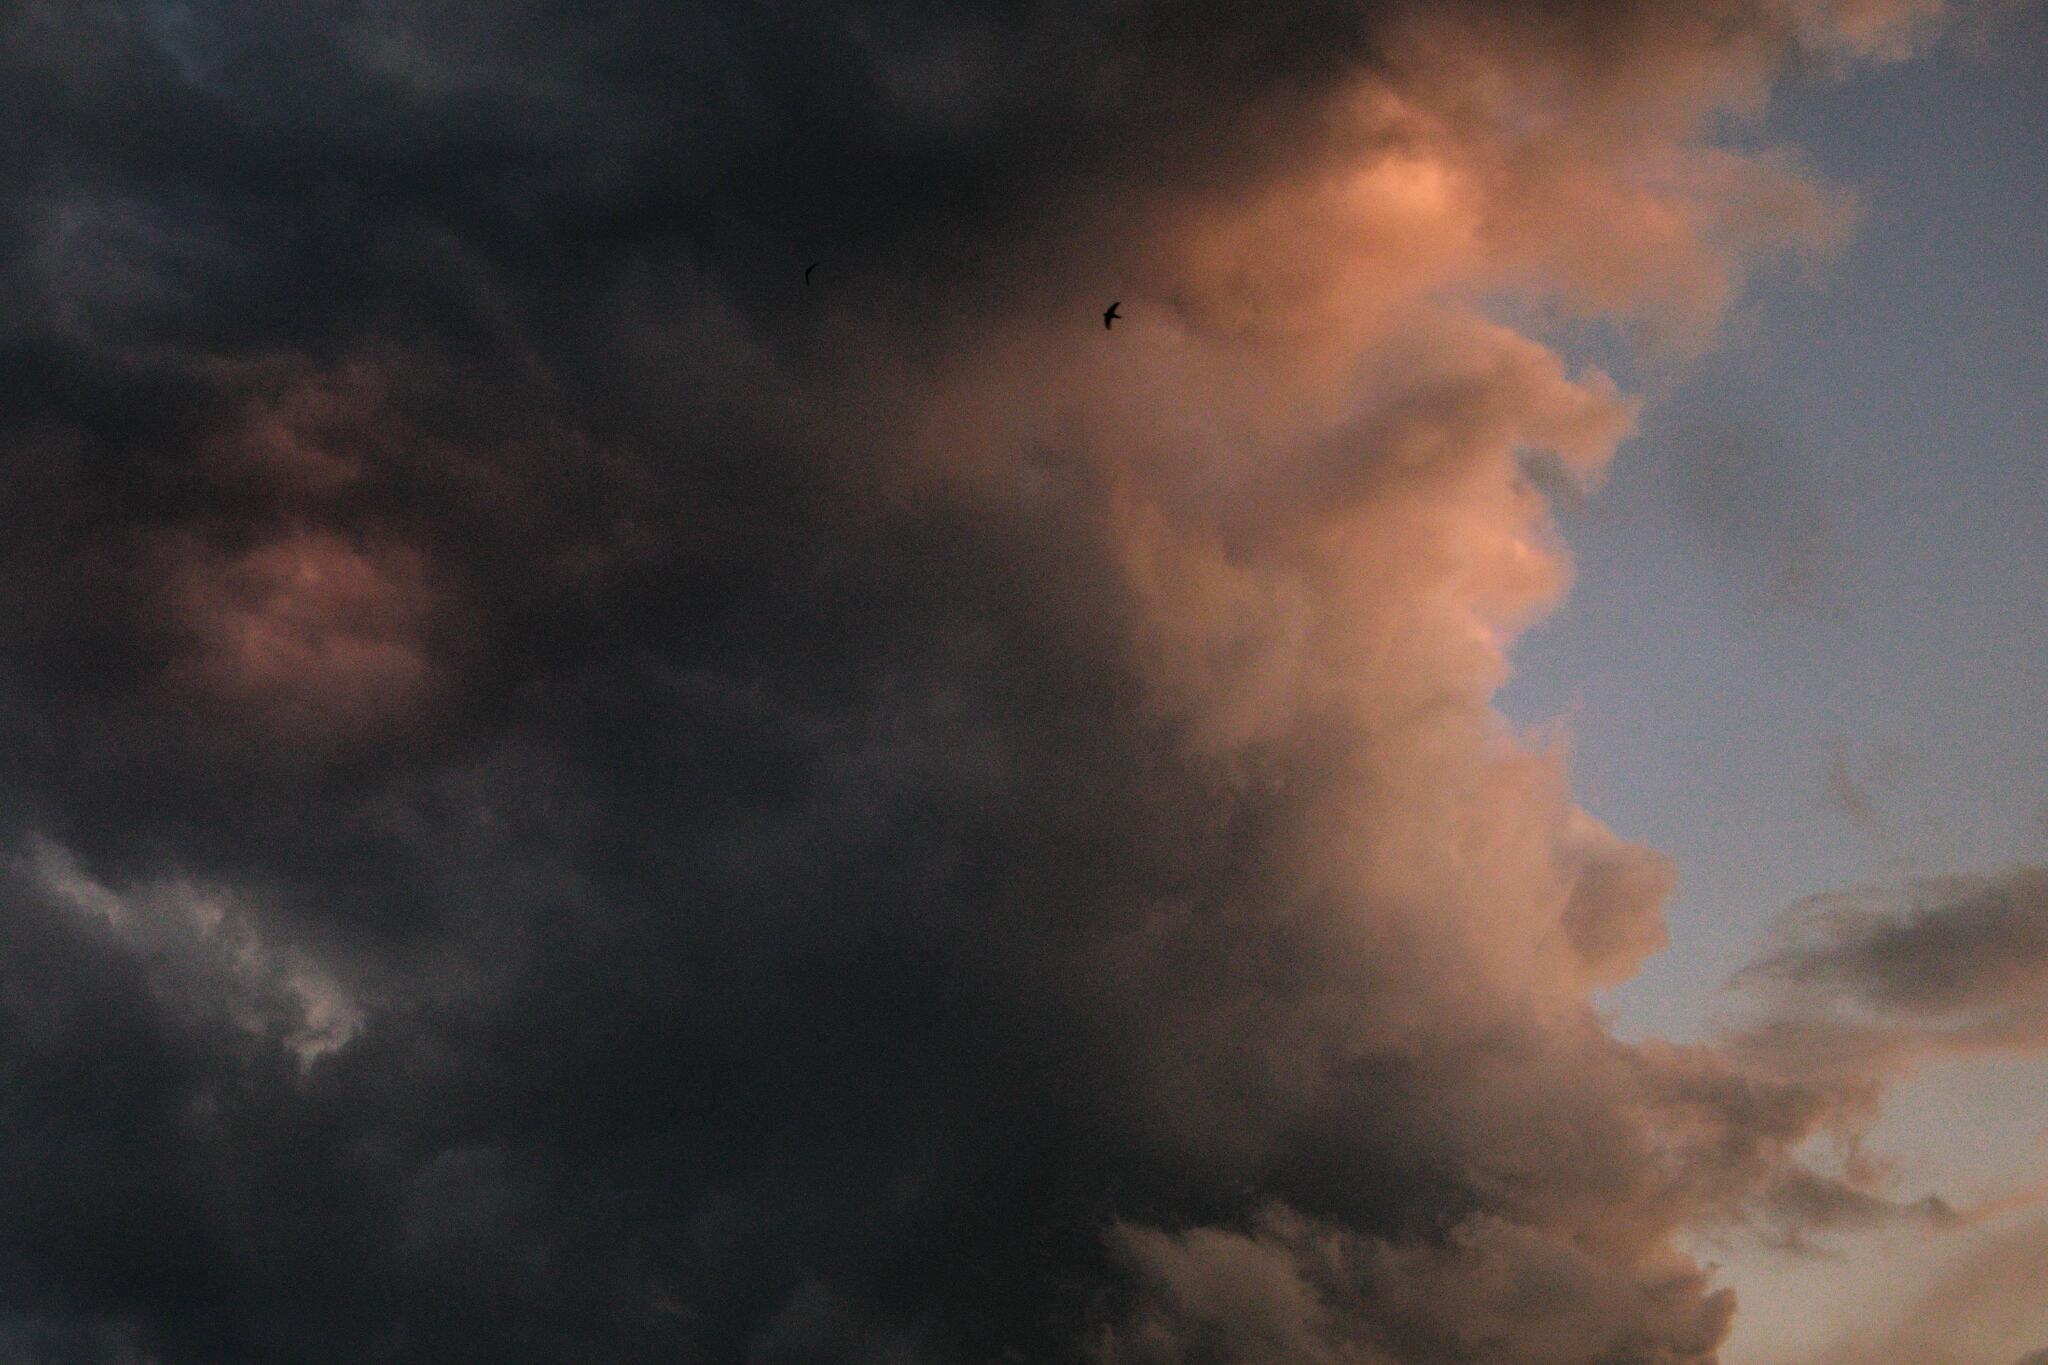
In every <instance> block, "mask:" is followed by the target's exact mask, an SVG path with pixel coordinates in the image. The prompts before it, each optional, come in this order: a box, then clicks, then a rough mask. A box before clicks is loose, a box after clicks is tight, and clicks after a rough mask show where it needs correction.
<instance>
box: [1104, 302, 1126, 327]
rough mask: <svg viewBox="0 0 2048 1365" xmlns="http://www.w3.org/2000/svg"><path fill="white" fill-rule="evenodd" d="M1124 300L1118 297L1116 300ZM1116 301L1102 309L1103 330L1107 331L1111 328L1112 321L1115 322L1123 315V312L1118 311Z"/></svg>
mask: <svg viewBox="0 0 2048 1365" xmlns="http://www.w3.org/2000/svg"><path fill="white" fill-rule="evenodd" d="M1122 302H1123V300H1122V299H1118V300H1117V301H1116V303H1122ZM1116 303H1112V304H1111V305H1109V307H1107V308H1105V309H1103V310H1102V330H1103V331H1105V332H1107V331H1108V330H1109V329H1110V324H1111V323H1113V322H1115V321H1116V320H1117V319H1118V318H1120V317H1122V316H1123V314H1122V313H1119V312H1117V311H1116Z"/></svg>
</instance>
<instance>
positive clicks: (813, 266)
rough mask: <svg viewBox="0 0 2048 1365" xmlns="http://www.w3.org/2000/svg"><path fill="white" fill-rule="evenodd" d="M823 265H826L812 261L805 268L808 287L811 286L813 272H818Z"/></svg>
mask: <svg viewBox="0 0 2048 1365" xmlns="http://www.w3.org/2000/svg"><path fill="white" fill-rule="evenodd" d="M823 264H825V263H824V262H823V261H812V262H811V263H810V264H809V265H807V266H805V267H804V283H805V284H806V285H808V284H810V282H811V272H812V271H813V270H816V269H817V268H818V267H819V266H821V265H823Z"/></svg>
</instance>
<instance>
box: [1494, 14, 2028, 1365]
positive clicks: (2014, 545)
mask: <svg viewBox="0 0 2048 1365" xmlns="http://www.w3.org/2000/svg"><path fill="white" fill-rule="evenodd" d="M1959 19H1960V20H1961V22H1958V23H1955V24H1954V25H1952V26H1951V27H1950V28H1949V29H1948V30H1947V31H1946V32H1945V33H1944V35H1943V36H1942V37H1941V38H1939V39H1938V40H1935V41H1933V42H1930V43H1928V44H1927V45H1925V46H1924V47H1923V48H1921V49H1920V50H1919V51H1917V52H1916V53H1915V55H1914V57H1913V58H1912V59H1911V60H1907V61H1901V62H1898V63H1895V64H1890V65H1886V66H1883V67H1881V68H1879V69H1876V70H1869V71H1864V72H1860V73H1857V74H1856V75H1854V76H1853V77H1849V78H1844V77H1843V75H1842V73H1841V72H1839V71H1838V70H1833V69H1824V70H1820V71H1816V72H1811V73H1809V74H1808V75H1807V76H1806V77H1805V78H1804V79H1797V80H1793V81H1791V82H1788V83H1787V84H1786V86H1785V87H1783V88H1782V89H1781V90H1780V91H1779V93H1778V94H1777V96H1776V98H1775V100H1774V102H1773V105H1772V108H1771V109H1770V111H1769V112H1768V113H1767V114H1766V116H1765V117H1764V118H1763V120H1762V121H1761V125H1760V127H1759V128H1758V129H1756V130H1755V131H1754V132H1753V133H1752V135H1753V136H1756V137H1759V138H1760V139H1762V140H1767V141H1771V142H1776V143H1779V144H1789V145H1793V146H1796V147H1798V148H1799V149H1800V151H1801V154H1802V157H1803V159H1804V161H1805V163H1806V164H1807V165H1808V166H1809V167H1811V168H1812V169H1813V171H1814V172H1815V173H1816V174H1817V175H1819V176H1820V177H1822V178H1824V179H1825V180H1826V181H1827V182H1828V183H1829V184H1831V185H1834V186H1837V187H1839V188H1842V189H1845V190H1847V191H1849V192H1852V193H1853V194H1854V195H1855V196H1856V200H1857V212H1856V217H1855V222H1854V226H1853V228H1852V229H1851V231H1850V232H1849V233H1848V234H1847V236H1846V237H1845V238H1844V239H1843V240H1842V241H1841V242H1840V243H1839V244H1838V245H1837V246H1836V247H1835V248H1834V249H1833V250H1831V251H1829V252H1828V253H1827V254H1826V255H1825V257H1824V258H1822V259H1821V260H1820V261H1818V262H1817V263H1814V262H1802V263H1799V264H1797V265H1795V266H1793V267H1791V268H1788V269H1782V270H1780V271H1777V272H1775V273H1773V274H1769V275H1766V276H1765V277H1763V278H1761V279H1759V280H1757V281H1756V282H1755V283H1754V284H1753V286H1752V289H1751V292H1750V294H1749V295H1748V297H1747V298H1746V299H1745V300H1744V302H1743V303H1742V304H1741V305H1739V306H1738V307H1737V309H1736V310H1735V312H1734V315H1733V317H1732V318H1731V320H1730V321H1729V322H1728V323H1726V324H1724V330H1723V333H1722V336H1721V340H1720V342H1719V344H1718V345H1717V346H1716V347H1715V349H1714V350H1713V351H1712V352H1711V353H1709V354H1706V355H1704V356H1697V357H1689V358H1686V359H1685V360H1682V361H1679V362H1676V363H1672V364H1668V365H1664V366H1661V367H1656V371H1657V372H1656V374H1655V378H1654V381H1653V382H1654V386H1655V397H1654V398H1653V399H1652V401H1651V404H1650V405H1649V407H1648V408H1647V410H1646V413H1645V415H1644V417H1643V420H1642V430H1641V432H1640V434H1639V435H1638V436H1637V437H1635V438H1634V439H1633V440H1631V441H1630V442H1629V444H1628V445H1627V446H1625V447H1624V449H1623V452H1622V454H1621V455H1620V457H1619V458H1618V459H1617V461H1616V463H1615V465H1614V466H1613V468H1612V472H1611V474H1610V477H1609V479H1608V481H1607V483H1606V485H1605V487H1604V488H1603V489H1602V490H1601V491H1600V493H1599V494H1598V495H1597V497H1596V498H1594V499H1592V500H1590V501H1589V502H1587V503H1586V504H1584V505H1583V506H1581V507H1580V508H1578V509H1577V510H1576V511H1575V512H1569V513H1567V514H1566V528H1567V529H1566V536H1567V539H1568V540H1569V542H1570V544H1571V547H1572V551H1573V554H1574V557H1575V559H1576V560H1577V563H1578V566H1579V579H1578V582H1577V584H1576V586H1575V588H1574V591H1573V594H1572V596H1571V597H1570V599H1568V600H1567V602H1566V603H1565V604H1564V606H1563V607H1562V608H1561V609H1560V610H1559V611H1558V613H1557V614H1556V615H1554V616H1553V617H1552V618H1551V619H1549V620H1548V621H1546V622H1545V623H1543V625H1541V626H1540V627H1538V628H1537V629H1536V630H1535V631H1534V632H1532V634H1531V635H1530V636H1529V637H1528V638H1526V639H1525V640H1523V641H1522V642H1521V644H1520V645H1519V646H1518V647H1517V650H1516V654H1515V665H1516V676H1515V677H1514V679H1513V680H1512V681H1511V682H1510V683H1509V685H1508V686H1507V687H1506V688H1505V689H1504V691H1503V693H1502V696H1501V698H1500V704H1501V705H1502V707H1503V708H1504V709H1505V710H1506V711H1507V712H1508V713H1509V714H1511V715H1514V716H1516V717H1517V718H1518V719H1521V720H1523V721H1524V722H1525V723H1533V722H1536V721H1539V720H1544V719H1549V718H1554V717H1564V718H1566V720H1567V723H1568V725H1569V727H1570V729H1571V731H1572V735H1573V746H1574V761H1575V768H1576V770H1577V775H1578V791H1579V795H1580V798H1581V799H1582V800H1585V801H1587V802H1588V803H1589V804H1590V805H1591V807H1592V808H1593V809H1594V810H1595V811H1596V812H1597V813H1598V814H1600V815H1601V816H1602V817H1603V818H1605V819H1607V820H1608V821H1609V822H1610V823H1612V824H1614V825H1615V826H1616V828H1618V829H1620V830H1621V831H1623V832H1624V833H1626V834H1628V835H1629V836H1630V837H1632V838H1639V839H1642V840H1644V841H1645V842H1647V843H1649V844H1651V845H1653V846H1655V847H1657V848H1660V849H1662V850H1664V851H1665V852H1667V853H1669V854H1671V855H1672V856H1673V858H1674V860H1675V861H1676V863H1677V865H1678V868H1679V880H1678V885H1677V889H1676V891H1675V892H1674V895H1673V897H1672V899H1671V901H1670V902H1669V903H1668V905H1667V907H1666V916H1667V920H1668V923H1669V925H1670V930H1671V938H1672V946H1671V948H1670V949H1669V950H1668V951H1666V952H1665V953H1663V954H1660V955H1659V956H1657V957H1655V958H1652V959H1650V960H1649V961H1648V962H1647V963H1646V964H1645V967H1644V970H1643V971H1642V972H1641V973H1640V974H1638V975H1637V976H1636V977H1635V978H1633V979H1632V980H1630V981H1629V982H1627V983H1624V984H1623V985H1621V986H1619V987H1617V988H1615V989H1614V990H1613V991H1612V992H1610V993H1609V994H1608V996H1607V997H1606V1001H1605V1003H1606V1005H1607V1006H1608V1008H1610V1009H1611V1010H1612V1011H1613V1012H1614V1017H1615V1018H1616V1021H1617V1024H1618V1025H1619V1026H1620V1027H1621V1029H1622V1031H1623V1032H1624V1033H1626V1034H1630V1035H1636V1034H1650V1033H1662V1034H1669V1035H1676V1036H1685V1037H1697V1036H1703V1035H1705V1034H1708V1033H1711V1031H1712V1030H1713V1029H1714V1028H1715V1027H1716V1025H1717V1023H1719V1022H1721V1021H1722V1020H1723V1018H1724V1016H1725V1015H1726V1014H1727V1013H1728V1012H1729V1010H1730V1008H1731V1006H1730V1002H1729V1000H1728V995H1727V992H1726V990H1725V989H1724V988H1725V986H1726V983H1727V981H1728V978H1729V977H1730V976H1732V975H1733V974H1734V973H1736V972H1737V971H1738V970H1739V969H1740V968H1741V966H1742V965H1743V963H1744V961H1745V960H1746V959H1747V957H1748V956H1749V955H1750V954H1751V953H1752V952H1753V951H1754V947H1755V944H1756V943H1757V942H1758V940H1759V939H1760V938H1761V937H1762V936H1763V935H1764V934H1765V933H1767V932H1768V928H1769V924H1770V921H1771V920H1772V918H1773V917H1775V916H1776V915H1777V914H1778V913H1780V912H1781V911H1782V910H1783V909H1784V908H1785V907H1787V906H1789V905H1792V904H1793V903H1795V902H1797V901H1799V900H1801V899H1802V898H1805V897H1808V896H1813V895H1817V894H1822V893H1826V892H1829V891H1833V890H1836V889H1839V888H1842V887H1847V886H1854V885H1862V884H1884V883H1890V882H1896V881H1898V880H1901V879H1910V878H1913V877H1931V876H1947V875H1958V874H1967V873H1969V872H1971V871H1973V870H1978V869H1990V868H2001V867H2006V866H2011V865H2015V864H2021V863H2025V862H2028V861H2030V860H2031V861H2039V860H2040V858H2041V856H2042V854H2043V850H2044V849H2048V814H2044V812H2048V795H2044V793H2048V722H2044V719H2043V718H2044V717H2048V668H2044V666H2043V662H2042V661H2043V660H2044V659H2048V606H2044V603H2048V537H2043V536H2042V535H2041V534H2040V532H2039V528H2040V527H2042V526H2043V525H2048V451H2044V448H2043V438H2042V435H2041V432H2042V431H2043V429H2044V425H2048V412H2044V410H2043V402H2044V399H2043V395H2044V394H2048V216H2044V215H2043V213H2042V209H2041V204H2042V196H2043V194H2044V192H2048V148H2044V147H2043V146H2042V143H2041V139H2040V138H2039V137H2037V136H2035V135H2034V133H2033V131H2032V130H2033V129H2035V128H2037V127H2038V126H2039V125H2040V122H2041V119H2042V117H2043V115H2044V113H2048V107H2044V101H2048V78H2044V73H2048V13H2044V11H2043V10H2042V9H2041V8H2040V7H2038V6H2030V7H2021V8H2017V9H2012V10H1993V11H1980V12H1976V13H1967V12H1966V13H1964V14H1963V15H1961V16H1959ZM1680 717H1683V718H1686V719H1685V720H1684V721H1683V722H1682V723H1676V724H1674V723H1673V722H1674V719H1675V718H1680ZM1878 1134H1879V1137H1880V1140H1881V1142H1882V1144H1883V1145H1884V1147H1885V1149H1886V1151H1887V1153H1888V1154H1889V1155H1890V1156H1891V1158H1892V1159H1893V1160H1895V1161H1897V1162H1898V1163H1900V1166H1901V1168H1902V1179H1903V1180H1905V1181H1906V1182H1908V1183H1909V1184H1910V1186H1911V1187H1912V1188H1913V1189H1915V1190H1937V1189H1940V1190H1951V1191H1953V1190H1967V1191H1970V1192H1971V1193H1972V1195H1973V1197H1976V1198H1981V1199H1995V1198H1999V1197H2001V1196H2010V1195H2012V1194H2013V1193H2014V1192H2015V1191H2016V1190H2021V1189H2025V1188H2027V1187H2030V1186H2031V1185H2033V1184H2034V1183H2035V1182H2037V1181H2038V1180H2039V1178H2040V1173H2041V1164H2042V1161H2043V1160H2044V1158H2048V1069H2044V1067H2043V1066H2042V1065H2041V1064H2039V1063H2038V1062H2035V1061H2032V1060H2029V1059H2024V1058H2021V1059H2011V1060H1991V1061H1984V1062H1979V1063H1976V1064H1973V1065H1967V1066H1957V1067H1953V1068H1949V1069H1945V1070H1944V1071H1941V1072H1937V1073H1934V1074H1930V1075H1928V1076H1925V1077H1923V1078H1921V1079H1920V1080H1918V1081H1917V1082H1916V1083H1915V1084H1914V1085H1912V1086H1911V1087H1909V1088H1907V1089H1903V1090H1901V1091H1899V1092H1896V1093H1894V1094H1893V1095H1892V1096H1891V1097H1890V1099H1889V1100H1888V1102H1887V1106H1886V1115H1885V1118H1884V1120H1883V1121H1882V1122H1881V1124H1880V1126H1879V1128H1878ZM1914 1250H1915V1249H1913V1248H1904V1249H1901V1248H1891V1249H1889V1250H1888V1251H1887V1250H1886V1249H1884V1248H1871V1249H1866V1250H1865V1252H1864V1253H1863V1254H1862V1255H1861V1256H1859V1257H1856V1258H1851V1259H1848V1260H1843V1261H1840V1262H1837V1263H1836V1264H1834V1265H1831V1266H1830V1265H1827V1264H1825V1263H1816V1262H1815V1261H1813V1260H1812V1259H1811V1258H1784V1257H1762V1258H1756V1270H1755V1273H1754V1279H1755V1283H1754V1284H1752V1285H1749V1286H1746V1287H1745V1289H1744V1297H1745V1303H1746V1312H1745V1314H1744V1315H1743V1318H1742V1319H1741V1320H1740V1321H1739V1326H1738V1330H1737V1332H1736V1334H1735V1346H1736V1347H1737V1348H1738V1349H1736V1350H1734V1351H1733V1352H1732V1355H1733V1358H1736V1359H1755V1360H1786V1361H1791V1360H1797V1359H1801V1358H1804V1357H1802V1355H1801V1354H1800V1353H1801V1352H1802V1351H1806V1352H1812V1351H1816V1350H1817V1349H1818V1346H1817V1344H1816V1342H1817V1338H1819V1337H1821V1336H1824V1335H1825V1333H1826V1331H1827V1330H1829V1328H1830V1326H1831V1324H1829V1323H1828V1321H1827V1318H1828V1315H1827V1314H1823V1313H1816V1312H1815V1311H1814V1309H1813V1307H1812V1305H1813V1304H1814V1303H1815V1302H1817V1301H1818V1302H1834V1303H1841V1302H1846V1301H1851V1300H1852V1299H1853V1298H1854V1296H1855V1290H1856V1286H1857V1284H1858V1283H1859V1282H1862V1283H1868V1282H1870V1281H1872V1280H1877V1279H1882V1280H1883V1281H1884V1282H1885V1283H1886V1284H1887V1286H1888V1288H1887V1295H1886V1297H1889V1296H1890V1294H1891V1292H1892V1291H1891V1289H1890V1286H1891V1285H1893V1284H1895V1283H1896V1282H1897V1280H1898V1279H1899V1278H1900V1277H1907V1278H1912V1279H1918V1278H1919V1277H1921V1276H1924V1275H1925V1274H1927V1273H1928V1271H1927V1269H1926V1267H1924V1266H1918V1267H1916V1266H1912V1265H1907V1264H1902V1263H1901V1262H1902V1260H1903V1259H1904V1257H1905V1254H1906V1253H1908V1252H1912V1251H1914ZM1960 1254H1961V1252H1960V1249H1959V1248H1957V1249H1952V1250H1951V1252H1950V1253H1949V1255H1960ZM1724 1257H1725V1258H1726V1259H1727V1260H1728V1261H1729V1262H1730V1264H1731V1270H1733V1268H1734V1262H1735V1259H1736V1258H1734V1257H1732V1256H1729V1255H1728V1254H1727V1253H1726V1252H1725V1251H1724ZM1936 1259H1937V1260H1946V1259H1947V1257H1946V1256H1937V1257H1936ZM1737 1279H1738V1283H1740V1276H1739V1275H1738V1276H1737ZM1778 1291H1782V1297H1783V1298H1784V1299H1785V1304H1784V1306H1783V1307H1782V1308H1775V1307H1774V1309H1773V1311H1771V1312H1769V1313H1766V1312H1765V1311H1764V1306H1763V1301H1764V1299H1765V1298H1766V1296H1768V1295H1772V1294H1773V1293H1774V1292H1778ZM1875 1311H1878V1312H1880V1313H1882V1311H1884V1305H1883V1303H1882V1302H1880V1303H1879V1304H1878V1305H1877V1306H1876V1309H1875ZM1816 1320H1818V1321H1817V1322H1816ZM1788 1342H1789V1343H1796V1344H1789V1345H1788Z"/></svg>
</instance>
